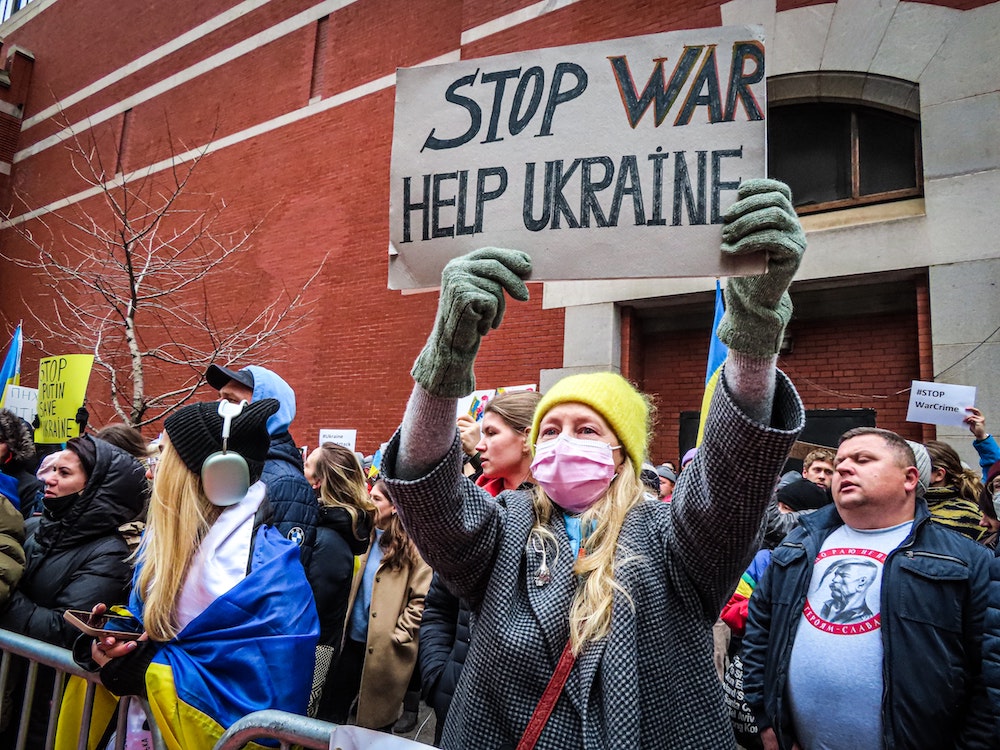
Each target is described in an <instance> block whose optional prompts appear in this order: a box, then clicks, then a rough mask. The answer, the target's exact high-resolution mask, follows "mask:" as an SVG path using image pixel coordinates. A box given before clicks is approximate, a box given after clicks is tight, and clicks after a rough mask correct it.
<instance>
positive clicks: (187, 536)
mask: <svg viewBox="0 0 1000 750" xmlns="http://www.w3.org/2000/svg"><path fill="white" fill-rule="evenodd" d="M228 406H229V405H227V407H228ZM277 407H278V403H277V401H275V400H274V399H263V400H261V401H254V402H253V403H252V404H249V405H243V406H242V410H240V411H239V412H238V413H237V414H236V415H235V416H233V415H228V417H226V418H228V419H230V420H231V421H230V423H229V436H228V441H227V444H226V445H224V444H223V439H222V434H223V424H224V421H225V419H226V418H224V417H223V415H222V414H221V413H220V411H221V409H220V405H219V404H217V403H200V404H193V405H190V406H186V407H184V408H183V409H180V410H178V411H177V412H174V413H173V414H171V415H170V416H168V417H167V418H166V420H165V421H164V438H163V444H162V445H163V450H162V454H161V460H160V463H159V466H158V468H157V473H156V479H155V481H154V483H153V494H152V498H151V500H150V506H149V512H148V516H147V528H146V534H145V535H144V537H143V540H142V543H141V545H140V547H139V552H138V562H137V565H136V569H135V574H134V576H133V588H132V595H131V598H130V600H129V603H128V611H129V612H130V613H131V614H132V615H134V616H135V617H136V618H138V620H139V621H140V622H141V623H142V627H143V628H144V631H145V632H144V633H143V634H142V635H141V636H140V637H139V638H138V639H137V640H124V641H123V640H121V639H119V638H116V637H114V636H113V635H106V636H101V637H99V638H94V637H92V636H90V635H83V636H81V637H80V638H79V639H77V642H76V644H75V645H74V656H75V658H76V659H77V662H78V663H79V664H80V665H81V666H83V667H84V668H86V669H90V670H93V671H99V672H100V677H101V682H102V683H103V685H104V687H106V688H107V689H108V690H109V691H110V692H111V693H113V694H114V695H138V696H141V697H145V698H147V699H148V701H149V703H150V705H151V707H152V710H153V714H154V716H155V717H156V720H157V724H158V726H159V728H160V731H161V732H162V734H163V737H164V739H165V741H166V743H167V746H168V747H170V748H172V749H173V748H175V749H177V750H181V749H184V748H200V747H212V746H213V745H214V744H215V742H216V741H217V740H218V739H219V737H221V736H222V734H223V732H224V731H225V730H226V728H228V727H229V726H230V725H231V724H232V723H233V722H234V721H236V720H237V719H239V718H240V717H242V716H245V715H246V714H249V713H251V712H253V711H257V710H262V709H269V708H273V709H279V710H283V711H290V712H294V713H305V710H306V704H307V701H308V698H309V688H310V681H311V676H312V675H311V669H296V668H290V665H311V664H312V662H313V654H314V650H315V647H316V642H317V637H318V634H319V622H318V618H317V615H316V607H315V604H314V603H313V596H312V591H311V590H310V588H309V583H308V581H307V580H306V577H305V572H304V570H303V568H302V563H301V562H300V561H299V554H298V547H297V546H296V545H295V544H294V543H293V542H291V541H289V540H287V539H285V538H283V537H282V536H281V535H280V534H279V533H278V532H277V531H276V530H275V529H274V528H273V527H271V526H269V525H267V524H266V522H265V519H266V518H267V515H268V507H267V504H266V499H265V494H266V492H265V487H264V484H263V483H262V482H260V481H259V480H260V476H261V472H262V470H263V467H264V461H265V459H266V457H267V450H268V445H269V438H268V434H267V418H268V417H269V416H270V415H271V414H273V413H274V412H275V411H276V410H277ZM237 409H239V407H237ZM223 454H225V455H228V456H229V457H230V458H236V459H237V460H238V459H239V457H242V459H243V460H244V461H245V464H246V468H247V477H248V479H249V486H248V488H247V487H246V485H244V489H245V494H244V495H243V496H242V497H238V498H236V499H235V500H233V499H232V498H226V499H225V500H223V499H220V498H218V497H213V498H210V497H209V494H208V491H207V490H206V487H210V486H212V485H214V482H213V481H210V480H211V479H213V477H211V476H210V471H209V469H208V468H207V467H206V464H210V463H213V462H214V464H213V465H215V466H217V465H218V460H217V459H218V457H219V456H220V455H223ZM234 454H235V456H234ZM203 467H205V470H204V471H203ZM192 540H194V543H192ZM104 611H105V606H104V605H103V604H101V605H98V606H97V607H95V608H94V610H93V613H94V614H98V615H99V614H103V613H104ZM78 687H79V686H78ZM78 693H79V695H77V694H76V693H73V692H72V691H70V693H69V694H68V695H67V697H66V698H65V699H64V701H63V710H62V712H61V714H60V717H59V726H58V730H57V742H56V745H57V747H60V746H62V745H60V742H61V741H67V740H68V741H70V742H74V743H75V738H76V736H77V735H78V733H79V726H80V724H79V719H80V714H79V713H78V710H79V709H81V708H82V701H79V702H78V701H77V700H76V699H77V698H78V697H79V698H82V695H83V691H82V690H78ZM102 705H108V702H107V701H104V702H101V701H99V702H98V706H102ZM137 706H138V704H137V703H135V702H133V703H132V707H131V709H130V711H131V713H130V721H129V722H128V724H129V732H130V738H129V739H133V738H132V737H131V735H132V734H136V733H138V732H139V731H141V729H140V728H141V726H142V716H141V713H142V710H141V709H140V708H138V707H137ZM98 714H99V711H97V710H96V709H95V716H94V724H95V726H105V725H106V724H105V722H108V721H110V719H111V716H110V714H106V715H103V716H99V715H98Z"/></svg>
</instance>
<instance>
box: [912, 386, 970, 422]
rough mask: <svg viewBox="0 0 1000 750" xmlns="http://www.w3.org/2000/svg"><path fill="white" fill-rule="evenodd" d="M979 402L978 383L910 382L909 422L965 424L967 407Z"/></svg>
mask: <svg viewBox="0 0 1000 750" xmlns="http://www.w3.org/2000/svg"><path fill="white" fill-rule="evenodd" d="M975 405H976V387H975V386H974V385H951V384H948V383H930V382H927V381H923V380H914V381H913V382H912V383H911V385H910V404H909V407H908V408H907V410H906V421H907V422H924V423H926V424H941V425H962V424H963V422H962V420H964V419H965V418H966V417H967V416H969V413H968V412H967V411H966V410H965V407H967V406H975Z"/></svg>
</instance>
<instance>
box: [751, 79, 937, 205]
mask: <svg viewBox="0 0 1000 750" xmlns="http://www.w3.org/2000/svg"><path fill="white" fill-rule="evenodd" d="M767 122H768V126H767V133H768V174H769V175H771V176H772V177H775V178H777V179H779V180H783V181H784V182H787V183H788V185H789V186H790V187H791V188H792V196H793V199H794V201H795V208H796V210H797V211H798V212H799V213H800V214H807V213H816V212H819V211H830V210H833V209H838V208H849V207H853V206H862V205H868V204H872V203H884V202H887V201H894V200H900V199H903V198H914V197H919V196H921V195H923V170H922V167H921V159H920V119H919V99H918V92H917V87H916V85H915V84H912V83H909V82H907V81H900V80H898V79H893V78H886V77H884V76H873V75H871V74H864V73H809V74H803V73H797V74H792V75H789V76H780V77H776V78H773V79H769V80H768V118H767Z"/></svg>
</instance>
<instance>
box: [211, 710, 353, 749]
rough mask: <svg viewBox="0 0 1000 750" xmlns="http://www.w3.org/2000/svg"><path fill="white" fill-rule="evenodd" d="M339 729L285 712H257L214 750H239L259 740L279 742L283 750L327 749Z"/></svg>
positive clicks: (226, 736)
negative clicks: (331, 737)
mask: <svg viewBox="0 0 1000 750" xmlns="http://www.w3.org/2000/svg"><path fill="white" fill-rule="evenodd" d="M336 728H337V726H336V725H335V724H330V723H329V722H326V721H320V720H319V719H310V718H309V717H308V716H299V715H298V714H290V713H286V712H285V711H274V710H269V711H255V712H253V713H252V714H247V715H246V716H244V717H243V718H242V719H240V720H239V721H237V722H236V723H235V724H233V725H232V726H231V727H229V729H228V730H227V731H226V733H225V734H223V735H222V737H220V738H219V741H218V742H216V743H215V748H214V750H239V748H241V747H243V746H244V745H245V744H246V743H248V742H251V741H253V740H259V739H272V740H278V741H280V742H281V750H288V748H290V747H293V746H299V747H303V748H307V749H308V750H327V748H329V747H330V735H331V734H332V733H333V731H334V730H335V729H336Z"/></svg>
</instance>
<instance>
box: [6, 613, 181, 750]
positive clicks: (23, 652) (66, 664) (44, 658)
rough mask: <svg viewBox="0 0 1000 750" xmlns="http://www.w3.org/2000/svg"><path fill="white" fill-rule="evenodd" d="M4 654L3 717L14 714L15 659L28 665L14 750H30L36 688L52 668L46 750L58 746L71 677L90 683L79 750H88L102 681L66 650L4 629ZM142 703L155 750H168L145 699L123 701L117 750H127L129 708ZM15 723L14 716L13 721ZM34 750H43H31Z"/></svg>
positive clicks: (32, 749) (115, 746)
mask: <svg viewBox="0 0 1000 750" xmlns="http://www.w3.org/2000/svg"><path fill="white" fill-rule="evenodd" d="M0 651H2V652H3V662H2V664H0V716H3V715H5V714H6V713H7V712H9V711H10V710H11V707H10V706H8V705H6V703H7V701H9V700H11V699H12V698H13V697H14V695H15V691H14V690H12V689H11V688H12V686H11V684H10V683H11V681H12V680H13V679H15V675H14V674H13V670H12V666H11V665H12V663H13V657H14V656H19V657H22V658H23V659H24V660H25V661H26V662H27V667H26V669H25V676H24V690H23V692H22V695H23V699H22V704H21V714H20V718H19V719H18V730H17V741H16V744H15V745H14V750H26V748H27V741H28V724H29V720H30V717H31V708H32V705H33V704H34V701H35V700H36V698H42V697H43V696H36V695H35V692H36V690H35V687H36V685H37V684H38V674H39V669H40V668H41V667H51V668H52V669H54V670H55V675H56V676H55V682H54V684H53V687H52V695H51V701H52V703H51V708H50V709H49V717H48V727H47V730H46V735H45V750H51V748H52V746H53V744H54V742H55V734H56V720H57V719H58V717H59V709H60V708H61V706H62V697H63V690H64V689H65V685H66V680H67V678H68V677H69V676H74V677H82V678H83V679H85V680H86V681H87V691H86V697H85V699H84V704H83V714H82V721H81V726H80V733H79V741H78V743H77V748H78V749H79V750H86V748H87V736H88V735H89V733H90V722H91V718H92V716H93V711H94V695H95V693H96V689H97V685H98V684H99V683H100V678H99V677H98V676H97V675H95V674H94V673H92V672H88V671H86V670H84V669H81V668H80V667H79V666H78V665H77V663H76V662H75V661H73V655H72V654H71V653H70V652H69V651H68V650H67V649H65V648H61V647H59V646H53V645H52V644H51V643H45V642H44V641H39V640H35V639H34V638H29V637H27V636H24V635H21V634H19V633H14V632H12V631H10V630H2V629H0ZM133 700H138V701H139V704H140V705H141V706H142V708H143V710H144V711H145V712H146V717H147V719H148V721H149V728H150V734H151V735H152V738H153V747H154V750H166V745H165V744H164V742H163V737H162V735H161V734H160V731H159V728H158V727H157V726H156V722H155V720H154V719H153V716H152V713H151V711H150V710H149V704H148V703H147V702H146V701H145V700H143V699H142V698H136V697H130V698H123V699H122V700H121V701H120V703H119V705H118V718H117V725H116V727H117V729H116V732H115V744H114V750H122V748H124V747H125V726H126V723H125V722H126V718H127V716H128V707H129V704H130V702H131V701H133ZM10 720H11V721H14V716H11V717H10ZM31 750H41V749H40V748H31Z"/></svg>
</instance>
